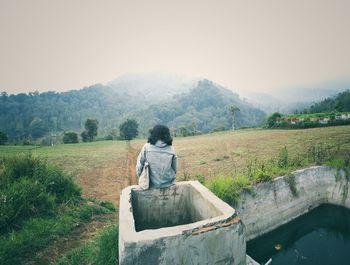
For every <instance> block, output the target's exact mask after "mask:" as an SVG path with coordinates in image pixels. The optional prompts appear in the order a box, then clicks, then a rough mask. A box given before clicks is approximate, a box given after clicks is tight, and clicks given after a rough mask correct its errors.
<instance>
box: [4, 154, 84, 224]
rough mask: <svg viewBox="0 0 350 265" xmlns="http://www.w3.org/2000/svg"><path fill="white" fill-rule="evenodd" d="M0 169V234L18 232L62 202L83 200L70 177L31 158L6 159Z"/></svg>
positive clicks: (10, 157) (39, 160)
mask: <svg viewBox="0 0 350 265" xmlns="http://www.w3.org/2000/svg"><path fill="white" fill-rule="evenodd" d="M0 168H1V169H2V170H0V199H1V204H0V230H4V229H11V228H19V227H20V225H21V224H22V223H23V222H24V221H25V220H27V219H29V218H31V217H33V216H47V215H50V214H51V213H52V212H53V210H54V208H55V207H56V206H57V205H58V204H60V203H62V202H66V201H71V200H80V199H81V196H80V188H79V187H78V186H77V185H76V184H75V183H74V182H73V180H72V178H71V177H70V176H69V175H67V174H65V173H64V172H63V171H62V170H60V169H58V168H56V167H53V166H50V165H48V164H47V163H46V162H45V161H43V160H41V159H39V158H37V157H33V156H32V155H30V154H28V155H24V154H20V155H15V156H8V157H4V158H2V159H1V160H0Z"/></svg>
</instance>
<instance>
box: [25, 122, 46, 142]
mask: <svg viewBox="0 0 350 265" xmlns="http://www.w3.org/2000/svg"><path fill="white" fill-rule="evenodd" d="M29 132H30V135H31V136H32V137H33V138H34V139H37V138H39V137H41V136H43V135H44V134H45V133H46V132H47V128H46V127H45V124H44V122H43V120H42V119H40V118H38V117H35V118H34V119H33V120H32V121H31V123H30V124H29Z"/></svg>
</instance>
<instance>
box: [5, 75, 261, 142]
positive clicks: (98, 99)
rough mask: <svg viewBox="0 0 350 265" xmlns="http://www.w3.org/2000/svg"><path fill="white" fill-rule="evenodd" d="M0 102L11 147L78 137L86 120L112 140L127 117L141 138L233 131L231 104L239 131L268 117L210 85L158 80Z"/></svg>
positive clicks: (128, 79) (132, 78)
mask: <svg viewBox="0 0 350 265" xmlns="http://www.w3.org/2000/svg"><path fill="white" fill-rule="evenodd" d="M169 80H170V81H169ZM0 102H1V104H0V131H3V132H5V133H6V134H7V135H8V136H9V138H10V140H11V141H12V142H16V141H17V142H20V141H22V140H24V139H27V138H30V139H33V140H35V139H40V138H42V137H44V136H45V135H48V134H50V133H57V132H63V131H75V132H78V133H80V132H82V131H83V130H84V122H85V121H86V119H88V118H94V119H97V120H98V121H99V135H100V136H106V135H108V134H109V133H110V132H111V130H112V129H115V128H118V127H119V125H120V124H121V122H123V121H124V120H125V119H127V118H134V119H136V120H137V121H138V122H139V124H140V130H141V134H146V132H147V131H148V129H149V128H151V127H152V126H153V125H155V124H156V123H163V124H167V125H169V126H170V127H172V129H173V130H178V129H179V128H180V127H182V128H186V130H187V131H189V132H193V133H194V132H196V133H198V132H209V131H211V130H216V129H220V130H223V129H229V128H230V127H231V126H232V120H231V119H232V117H231V114H230V112H229V106H231V105H235V106H238V107H239V108H240V111H239V112H238V113H237V119H236V121H237V123H236V126H237V127H243V126H244V127H246V126H258V125H261V124H263V121H264V118H265V114H264V112H262V111H261V110H258V109H256V108H253V107H252V106H250V105H249V104H247V103H245V102H243V101H242V100H240V98H239V96H238V95H237V94H235V93H233V92H232V91H230V90H228V89H226V88H224V87H222V86H220V85H218V84H215V83H214V82H211V81H209V80H201V81H198V80H195V79H191V78H188V79H187V78H181V79H179V78H170V79H169V76H168V77H164V78H156V77H155V76H154V75H127V76H122V77H120V78H118V79H116V80H114V81H112V82H111V83H110V84H109V85H101V84H96V85H93V86H90V87H85V88H83V89H81V90H72V91H68V92H62V93H56V92H45V93H38V92H34V93H29V94H24V93H21V94H18V95H7V94H6V93H3V94H2V96H1V98H0Z"/></svg>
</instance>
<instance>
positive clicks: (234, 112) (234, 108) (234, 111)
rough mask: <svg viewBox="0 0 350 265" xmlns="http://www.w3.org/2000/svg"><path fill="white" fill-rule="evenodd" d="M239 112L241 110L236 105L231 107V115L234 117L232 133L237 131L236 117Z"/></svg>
mask: <svg viewBox="0 0 350 265" xmlns="http://www.w3.org/2000/svg"><path fill="white" fill-rule="evenodd" d="M237 111H240V109H239V108H238V107H236V106H234V105H232V106H231V107H230V112H231V115H232V131H234V130H235V115H236V113H237Z"/></svg>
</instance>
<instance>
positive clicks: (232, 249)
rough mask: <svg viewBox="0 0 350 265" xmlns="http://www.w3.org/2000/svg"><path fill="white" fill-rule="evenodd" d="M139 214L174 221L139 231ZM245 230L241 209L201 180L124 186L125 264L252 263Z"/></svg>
mask: <svg viewBox="0 0 350 265" xmlns="http://www.w3.org/2000/svg"><path fill="white" fill-rule="evenodd" d="M134 206H135V207H136V208H138V209H134ZM133 212H135V213H136V215H135V216H134V215H133ZM178 215H180V216H183V217H181V218H177V216H178ZM135 218H136V219H139V220H141V222H144V223H147V222H152V221H155V222H159V224H162V222H163V221H162V219H165V220H166V221H165V223H166V224H167V225H170V226H169V227H162V228H156V229H150V228H147V227H146V228H145V229H140V230H139V231H137V230H136V227H135V221H136V223H137V222H138V220H135ZM171 219H173V220H171ZM184 220H185V223H184V224H183V221H184ZM244 234H245V229H244V226H243V224H242V221H241V219H240V218H239V217H238V216H237V215H236V212H235V210H234V209H232V208H231V207H230V206H229V205H227V204H226V203H224V202H223V201H221V200H220V199H219V198H217V197H216V196H215V195H214V194H212V193H211V192H210V191H209V190H208V189H206V188H205V187H204V186H203V185H201V184H200V183H199V182H197V181H188V182H180V183H177V184H176V185H174V186H171V187H169V188H166V189H151V190H147V191H142V190H140V189H139V188H138V187H137V186H131V187H128V188H126V189H124V190H123V191H122V195H121V200H120V213H119V264H122V265H138V264H140V265H141V264H142V265H148V264H149V265H156V264H164V265H165V264H172V265H184V264H198V265H199V264H210V265H211V264H216V265H246V242H245V236H244Z"/></svg>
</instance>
